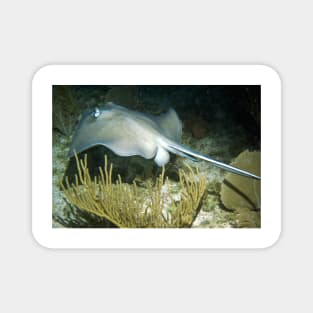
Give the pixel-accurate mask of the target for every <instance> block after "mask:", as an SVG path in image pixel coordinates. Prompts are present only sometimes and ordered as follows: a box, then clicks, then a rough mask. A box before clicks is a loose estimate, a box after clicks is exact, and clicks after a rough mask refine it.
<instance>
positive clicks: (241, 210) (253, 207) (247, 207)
mask: <svg viewBox="0 0 313 313" xmlns="http://www.w3.org/2000/svg"><path fill="white" fill-rule="evenodd" d="M260 161H261V160H260V152H258V151H254V152H249V151H248V150H245V151H243V152H242V153H240V154H239V156H238V157H237V158H236V159H235V160H234V162H232V163H231V164H232V165H234V166H236V167H239V168H242V169H244V170H247V171H249V172H251V173H254V174H256V175H260ZM221 200H222V202H223V205H224V206H225V207H226V208H227V209H230V210H234V213H235V217H234V220H235V226H238V227H259V226H260V208H261V182H260V181H258V180H254V179H251V178H247V177H243V176H239V175H236V174H232V173H227V175H226V176H225V179H224V181H223V183H222V186H221Z"/></svg>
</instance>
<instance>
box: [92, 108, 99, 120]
mask: <svg viewBox="0 0 313 313" xmlns="http://www.w3.org/2000/svg"><path fill="white" fill-rule="evenodd" d="M99 115H100V110H99V108H95V110H94V111H93V112H92V116H93V117H94V118H97V117H99Z"/></svg>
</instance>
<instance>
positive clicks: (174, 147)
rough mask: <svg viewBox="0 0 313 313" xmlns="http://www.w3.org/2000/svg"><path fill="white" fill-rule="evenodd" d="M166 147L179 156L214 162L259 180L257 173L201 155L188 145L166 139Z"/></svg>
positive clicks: (227, 169)
mask: <svg viewBox="0 0 313 313" xmlns="http://www.w3.org/2000/svg"><path fill="white" fill-rule="evenodd" d="M166 146H167V147H166V148H167V150H169V151H170V152H172V153H175V154H178V155H181V156H185V157H189V158H191V159H193V160H195V159H194V158H197V159H201V160H205V161H208V162H210V163H212V164H214V165H215V166H217V167H220V168H222V169H224V170H226V171H228V172H232V173H234V174H238V175H241V176H246V177H250V178H254V179H258V180H260V179H261V177H260V176H257V175H254V174H252V173H250V172H247V171H245V170H241V169H240V168H237V167H234V166H231V165H228V164H225V163H222V162H220V161H216V160H214V159H212V158H210V157H208V156H206V155H203V154H200V153H198V152H196V151H193V150H191V149H189V148H188V147H185V146H183V145H180V144H177V143H175V142H172V141H169V140H168V141H167V142H166Z"/></svg>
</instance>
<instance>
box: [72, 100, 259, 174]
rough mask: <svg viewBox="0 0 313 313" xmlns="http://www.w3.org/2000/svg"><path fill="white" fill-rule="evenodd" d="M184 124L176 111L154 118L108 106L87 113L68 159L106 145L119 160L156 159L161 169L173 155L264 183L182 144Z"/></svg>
mask: <svg viewBox="0 0 313 313" xmlns="http://www.w3.org/2000/svg"><path fill="white" fill-rule="evenodd" d="M181 136H182V122H181V120H180V119H179V117H178V115H177V113H176V112H175V111H174V109H172V108H170V109H169V110H168V111H167V112H166V113H163V114H160V115H151V114H146V113H140V112H137V111H133V110H130V109H127V108H125V107H122V106H120V105H117V104H115V103H113V102H109V103H107V104H106V105H105V107H104V109H101V110H100V109H99V108H95V109H93V110H89V111H87V112H85V113H84V114H83V116H82V118H81V120H80V122H79V124H78V126H77V129H76V132H75V134H74V137H73V141H72V143H71V146H70V151H69V157H72V156H73V155H74V151H76V152H77V153H80V152H82V151H84V150H87V149H89V148H91V147H94V146H97V145H103V146H105V147H107V148H109V149H110V150H112V151H113V152H114V153H116V154H117V155H120V156H132V155H139V156H142V157H144V158H146V159H152V158H154V162H155V163H156V164H157V165H158V166H163V165H165V164H166V163H167V162H168V161H169V159H170V154H169V153H174V154H177V155H179V156H182V157H186V158H189V159H191V160H193V161H197V160H198V159H201V160H205V161H208V162H210V163H212V164H213V165H215V166H217V167H219V168H222V169H224V170H226V171H229V172H232V173H235V174H238V175H242V176H246V177H251V178H254V179H261V178H260V177H259V176H257V175H254V174H252V173H250V172H247V171H245V170H242V169H239V168H236V167H234V166H231V165H228V164H225V163H222V162H220V161H217V160H214V159H212V158H210V157H208V156H206V155H203V154H200V153H198V152H196V151H194V150H192V149H190V148H188V147H186V146H184V145H182V144H180V140H181Z"/></svg>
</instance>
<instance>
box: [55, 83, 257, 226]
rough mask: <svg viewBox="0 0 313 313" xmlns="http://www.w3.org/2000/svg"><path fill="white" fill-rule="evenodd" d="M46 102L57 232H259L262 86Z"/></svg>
mask: <svg viewBox="0 0 313 313" xmlns="http://www.w3.org/2000/svg"><path fill="white" fill-rule="evenodd" d="M52 96H53V99H52V105H53V110H52V111H53V116H52V118H53V130H52V137H53V138H52V145H53V146H52V153H53V206H52V226H53V227H54V228H60V227H62V228H64V227H68V228H191V227H193V228H197V227H198V228H199V227H200V228H260V227H261V177H260V175H261V86H254V85H248V86H240V85H234V86H229V85H227V86H219V85H218V86H217V85H216V86H215V85H214V86H205V85H201V86H198V85H192V86H183V85H179V86H174V85H173V86H172V85H167V86H160V85H156V86H152V85H149V86H143V85H140V86H134V85H132V86H101V85H97V86H91V85H90V86H89V85H81V86H79V85H75V86H71V85H66V86H65V85H62V86H61V85H54V86H53V92H52Z"/></svg>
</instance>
